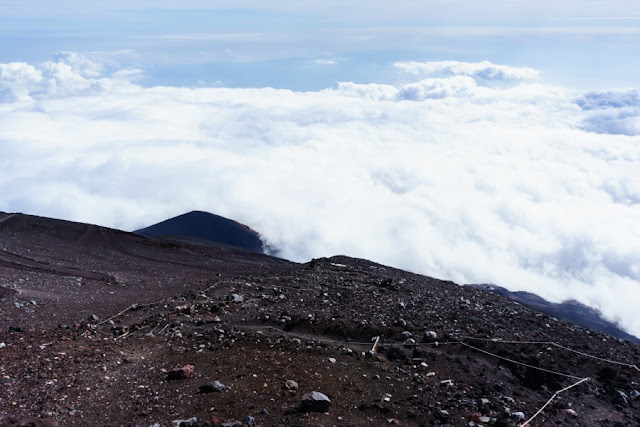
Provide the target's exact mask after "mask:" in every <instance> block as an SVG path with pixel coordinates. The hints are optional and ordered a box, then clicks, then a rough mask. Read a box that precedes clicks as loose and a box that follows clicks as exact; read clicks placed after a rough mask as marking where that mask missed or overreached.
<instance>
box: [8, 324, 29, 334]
mask: <svg viewBox="0 0 640 427" xmlns="http://www.w3.org/2000/svg"><path fill="white" fill-rule="evenodd" d="M9 332H16V333H23V332H27V328H25V327H24V326H19V325H12V326H9Z"/></svg>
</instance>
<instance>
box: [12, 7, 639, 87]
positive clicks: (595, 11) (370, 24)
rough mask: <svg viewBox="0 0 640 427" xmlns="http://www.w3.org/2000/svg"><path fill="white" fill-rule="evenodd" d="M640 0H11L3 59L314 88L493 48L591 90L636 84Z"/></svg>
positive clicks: (485, 53) (510, 60)
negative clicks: (63, 60) (65, 58)
mask: <svg viewBox="0 0 640 427" xmlns="http://www.w3.org/2000/svg"><path fill="white" fill-rule="evenodd" d="M534 3H535V4H534ZM636 4H637V3H635V2H629V1H619V0H618V1H608V2H602V1H591V0H588V1H547V0H544V1H538V2H530V1H523V0H513V1H483V2H476V1H463V0H457V1H456V0H438V1H422V2H416V1H406V0H401V1H396V2H380V1H373V2H364V1H350V2H338V1H326V2H302V3H301V4H298V5H292V4H290V2H279V1H271V2H263V1H235V2H233V3H231V2H220V1H182V2H179V3H178V2H166V1H154V2H151V1H129V2H125V1H112V2H108V3H104V2H97V1H62V2H55V3H52V2H48V1H47V2H45V1H30V2H19V1H7V0H4V1H0V12H1V13H0V62H3V63H6V62H13V61H27V62H30V63H37V62H43V61H47V60H50V59H51V57H52V55H54V54H55V53H57V52H61V51H71V52H76V53H78V54H81V55H83V56H86V57H88V58H91V59H93V60H95V61H96V62H99V63H103V64H106V65H109V64H112V65H113V67H114V68H139V69H142V70H144V77H143V78H142V80H140V81H139V83H140V84H143V85H145V86H153V85H157V84H163V85H184V86H211V85H217V86H229V87H243V86H248V87H263V86H273V87H279V88H289V89H296V90H317V89H321V88H325V87H335V85H336V83H337V82H339V81H356V82H360V83H367V82H373V81H376V82H386V83H391V82H394V81H396V80H397V79H398V78H399V76H398V75H397V74H394V73H393V69H392V68H391V67H389V65H390V64H392V63H394V62H396V61H439V60H458V61H472V62H473V61H482V60H488V61H491V62H494V63H500V64H508V65H516V66H529V67H533V68H536V69H538V70H540V71H541V72H542V73H543V75H544V77H545V80H546V81H548V82H557V83H559V84H565V85H567V84H570V85H572V86H575V87H578V88H581V89H587V88H594V89H596V88H608V87H638V86H639V80H640V77H639V75H638V73H637V70H638V69H640V25H639V24H640V6H637V5H636ZM176 5H179V7H176Z"/></svg>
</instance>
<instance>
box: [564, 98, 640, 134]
mask: <svg viewBox="0 0 640 427" xmlns="http://www.w3.org/2000/svg"><path fill="white" fill-rule="evenodd" d="M576 104H578V105H579V106H580V107H581V108H582V109H583V110H584V111H585V112H586V114H585V119H584V120H583V124H582V127H583V129H585V130H588V131H591V132H598V133H610V134H620V135H640V91H638V90H636V89H625V90H599V91H592V92H587V93H585V94H583V95H581V96H580V97H578V98H577V99H576Z"/></svg>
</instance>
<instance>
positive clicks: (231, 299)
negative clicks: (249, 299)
mask: <svg viewBox="0 0 640 427" xmlns="http://www.w3.org/2000/svg"><path fill="white" fill-rule="evenodd" d="M227 301H229V302H232V303H241V302H244V297H243V296H242V295H240V294H231V295H229V296H227Z"/></svg>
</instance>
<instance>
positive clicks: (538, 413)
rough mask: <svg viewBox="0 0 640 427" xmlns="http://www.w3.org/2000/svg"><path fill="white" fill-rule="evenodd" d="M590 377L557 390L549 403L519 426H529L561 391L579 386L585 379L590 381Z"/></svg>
mask: <svg viewBox="0 0 640 427" xmlns="http://www.w3.org/2000/svg"><path fill="white" fill-rule="evenodd" d="M590 379H591V378H582V379H581V380H580V381H578V382H576V383H573V384H571V385H570V386H569V387H565V388H563V389H562V390H558V391H556V392H555V393H554V394H553V396H551V399H549V400H547V403H545V404H544V405H542V407H541V408H540V409H538V411H537V412H536V413H535V414H533V416H532V417H531V418H529V419H528V420H527V421H525V422H523V423H522V424H520V426H519V427H527V426H528V425H529V423H530V422H531V421H533V419H534V418H535V417H537V416H538V415H540V413H541V412H542V411H543V410H544V408H546V407H547V406H548V405H549V404H550V403H551V402H552V401H553V399H555V398H556V396H557V395H559V394H560V393H562V392H565V391H567V390H569V389H570V388H573V387H575V386H577V385H579V384H582V383H583V382H585V381H589V380H590Z"/></svg>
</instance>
